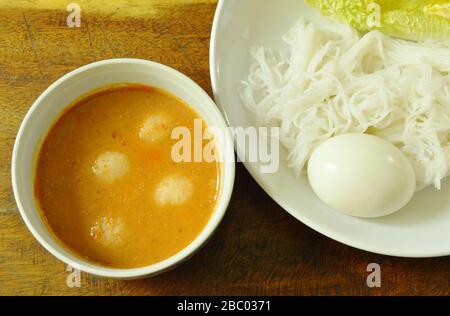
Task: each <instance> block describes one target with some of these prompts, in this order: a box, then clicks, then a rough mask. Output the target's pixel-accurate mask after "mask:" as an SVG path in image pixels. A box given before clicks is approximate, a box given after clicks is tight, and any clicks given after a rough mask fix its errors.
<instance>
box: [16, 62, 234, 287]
mask: <svg viewBox="0 0 450 316" xmlns="http://www.w3.org/2000/svg"><path fill="white" fill-rule="evenodd" d="M116 83H141V84H146V85H149V86H154V87H158V88H161V89H164V90H166V91H169V92H171V93H172V94H174V95H176V96H178V97H179V98H181V99H183V100H184V101H185V102H186V103H187V104H189V105H190V106H191V107H192V108H194V109H195V110H196V111H197V112H198V113H199V115H200V116H201V117H202V118H203V119H204V120H205V122H206V124H207V125H208V126H214V127H217V128H219V129H225V128H226V124H225V121H224V119H223V117H222V115H221V113H220V111H219V110H218V109H217V107H216V105H215V104H214V102H213V101H212V100H211V98H210V97H209V96H208V94H207V93H206V92H204V91H203V90H202V88H200V87H199V86H198V85H197V84H196V83H195V82H193V81H192V80H191V79H189V78H188V77H186V76H184V75H183V74H181V73H180V72H178V71H176V70H174V69H171V68H169V67H167V66H164V65H161V64H157V63H154V62H150V61H146V60H139V59H111V60H105V61H100V62H96V63H93V64H90V65H87V66H84V67H81V68H78V69H76V70H74V71H72V72H70V73H68V74H67V75H65V76H63V77H62V78H60V79H59V80H57V81H56V82H55V83H53V84H52V85H51V86H50V87H49V88H48V89H47V90H45V91H44V93H43V94H42V95H41V96H40V97H39V98H38V99H37V100H36V102H35V103H34V104H33V106H32V107H31V109H30V110H29V111H28V113H27V115H26V116H25V119H24V120H23V122H22V125H21V126H20V129H19V132H18V135H17V138H16V143H15V145H14V151H13V158H12V184H13V190H14V196H15V198H16V202H17V206H18V208H19V210H20V213H21V215H22V217H23V219H24V221H25V223H26V225H27V226H28V228H29V229H30V231H31V232H32V234H33V235H34V237H35V238H36V239H37V240H38V241H39V242H40V243H41V244H42V246H44V247H45V248H46V249H47V250H48V251H49V252H50V253H52V254H53V255H54V256H55V257H57V258H58V259H60V260H62V261H64V262H65V263H66V264H69V265H71V266H72V267H74V268H77V269H80V270H82V271H85V272H88V273H91V274H94V275H98V276H104V277H113V278H127V279H128V278H138V277H144V276H152V275H156V274H158V273H161V272H163V271H166V270H168V269H170V268H172V267H174V266H175V265H177V264H178V263H180V262H182V261H183V260H185V259H187V258H188V257H190V256H191V255H192V254H193V253H194V252H195V251H196V250H198V249H199V248H200V247H201V246H202V245H203V244H204V243H205V242H206V241H207V239H208V238H209V237H210V236H211V235H212V234H213V232H214V230H215V229H216V227H217V226H218V225H219V223H220V221H221V220H222V217H223V215H224V214H225V211H226V209H227V206H228V203H229V200H230V197H231V193H232V190H233V185H234V173H235V165H234V148H233V141H232V138H231V136H230V134H228V133H225V134H224V135H223V136H224V137H222V138H220V137H219V138H218V140H219V142H220V144H219V148H221V154H222V155H223V157H221V158H222V159H223V161H224V162H223V163H222V170H221V171H222V173H221V174H222V189H221V190H222V192H221V195H220V200H219V202H218V205H217V207H216V209H215V211H214V213H213V214H212V215H211V218H210V220H209V222H208V223H207V225H206V226H205V228H204V229H203V231H202V232H201V233H200V234H199V235H198V236H197V238H196V239H195V240H194V241H192V242H191V243H190V244H189V245H188V246H187V247H186V248H184V249H183V250H181V251H180V252H178V253H177V254H175V255H174V256H172V257H170V258H168V259H166V260H164V261H161V262H158V263H156V264H152V265H149V266H146V267H142V268H136V269H113V268H106V267H102V266H98V265H95V264H92V263H89V262H87V261H84V260H82V259H80V258H79V257H77V256H75V255H74V254H73V253H72V252H70V251H68V250H66V248H65V247H64V246H62V245H61V243H60V242H59V241H57V240H55V239H54V238H53V237H52V236H51V234H49V232H48V230H47V227H46V225H45V224H44V223H43V221H42V219H41V216H40V213H39V211H38V210H37V208H36V205H35V199H34V193H33V192H34V190H33V182H34V167H35V160H36V159H35V158H36V155H37V152H38V150H39V148H40V144H41V142H42V141H43V139H44V138H45V136H46V134H47V133H48V131H49V129H50V127H51V126H52V123H54V121H55V120H56V119H57V118H58V117H59V115H61V114H62V113H63V112H64V110H65V109H66V108H67V107H68V105H69V104H70V103H71V102H72V101H73V100H75V99H77V98H78V97H80V96H82V95H84V94H86V93H89V92H90V91H92V90H94V89H97V88H100V87H103V86H107V85H111V84H116Z"/></svg>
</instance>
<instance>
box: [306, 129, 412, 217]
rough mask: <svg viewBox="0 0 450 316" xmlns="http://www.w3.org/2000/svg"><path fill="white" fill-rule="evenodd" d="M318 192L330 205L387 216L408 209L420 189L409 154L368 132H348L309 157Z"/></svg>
mask: <svg viewBox="0 0 450 316" xmlns="http://www.w3.org/2000/svg"><path fill="white" fill-rule="evenodd" d="M308 179H309V182H310V184H311V187H312V189H313V191H314V192H315V193H316V194H317V196H318V197H319V198H320V199H321V200H322V201H323V202H324V203H325V204H327V205H328V206H330V207H331V208H334V209H336V210H338V211H341V212H343V213H345V214H347V215H351V216H356V217H381V216H385V215H389V214H392V213H394V212H396V211H398V210H400V209H401V208H403V207H404V206H405V205H406V204H407V203H408V202H409V201H410V200H411V198H412V196H413V194H414V192H415V189H416V177H415V174H414V171H413V168H412V166H411V164H410V162H409V161H408V159H407V158H406V156H405V155H404V154H403V153H402V152H401V151H400V150H399V149H398V148H397V147H395V146H394V145H393V144H392V143H390V142H388V141H386V140H384V139H382V138H379V137H376V136H372V135H368V134H345V135H341V136H336V137H334V138H331V139H329V140H327V141H325V142H324V143H322V144H321V145H319V147H317V149H316V150H315V151H314V152H313V154H312V155H311V158H310V160H309V162H308Z"/></svg>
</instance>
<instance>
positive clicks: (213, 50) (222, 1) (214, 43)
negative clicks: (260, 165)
mask: <svg viewBox="0 0 450 316" xmlns="http://www.w3.org/2000/svg"><path fill="white" fill-rule="evenodd" d="M228 3H230V2H229V1H228ZM225 8H226V0H218V4H217V7H216V12H215V14H214V20H213V23H212V29H211V39H210V48H209V66H210V67H209V69H210V79H211V87H212V92H213V96H214V100H215V102H216V104H217V106H218V107H219V109H220V111H221V112H222V114H223V116H224V117H225V120H226V122H227V124H228V126H232V124H231V122H230V119H229V117H228V115H227V112H226V111H225V109H224V107H223V106H222V102H221V97H220V93H219V89H218V82H219V79H218V77H217V73H216V71H215V70H216V65H217V49H218V31H219V24H220V20H221V18H222V16H223V14H222V13H223V11H224V10H225ZM234 146H235V151H236V154H237V156H238V157H241V155H240V153H239V148H238V147H237V146H236V143H235V144H234ZM240 161H242V160H240ZM242 163H243V164H244V167H245V168H246V169H247V171H248V172H249V173H250V175H251V176H252V178H253V179H254V180H255V181H256V182H257V183H258V185H259V186H260V187H261V188H262V189H263V190H264V192H265V193H266V194H267V195H268V196H269V197H270V198H271V199H272V200H273V201H274V202H275V203H277V204H278V205H279V206H280V207H281V208H283V209H284V210H285V211H286V212H287V213H289V214H290V215H291V216H292V217H294V218H295V219H297V220H298V221H299V222H301V223H302V224H304V225H306V226H308V227H310V228H311V229H313V230H314V231H316V232H318V233H320V234H321V235H323V236H326V237H328V238H330V239H332V240H335V241H337V242H340V243H342V244H344V245H347V246H350V247H353V248H356V249H359V250H363V251H367V252H371V253H376V254H380V255H386V256H393V257H403V258H435V257H445V256H449V255H450V249H449V250H443V251H441V252H439V251H438V252H424V251H418V252H413V251H403V252H402V251H398V250H397V251H396V250H393V249H384V247H377V246H376V245H373V244H367V243H366V242H358V241H357V240H352V239H351V238H347V237H345V236H342V235H341V234H338V233H335V232H331V231H329V230H327V229H326V228H322V227H320V225H318V224H316V223H315V222H314V221H312V220H310V219H308V218H305V217H303V216H301V212H300V214H299V212H294V211H293V210H292V209H291V208H290V207H289V206H288V205H286V203H284V202H283V200H282V198H281V197H280V196H279V194H278V193H277V192H274V191H272V190H271V188H270V187H269V186H268V185H266V183H265V182H264V181H263V180H262V179H261V177H259V174H258V171H257V170H256V169H254V168H253V167H252V165H251V164H249V163H248V162H246V161H244V162H242Z"/></svg>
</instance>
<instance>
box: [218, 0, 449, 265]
mask: <svg viewBox="0 0 450 316" xmlns="http://www.w3.org/2000/svg"><path fill="white" fill-rule="evenodd" d="M301 17H306V18H308V19H312V20H314V21H315V22H317V23H320V22H321V21H323V19H324V18H323V17H322V16H321V15H320V14H319V12H318V11H316V10H314V9H311V8H310V7H308V6H307V5H306V4H305V3H304V1H302V0H277V1H274V0H246V1H242V0H226V1H225V0H221V1H219V5H218V8H217V12H216V16H215V19H214V25H213V30H212V36H211V51H210V53H211V55H210V64H211V80H212V85H213V91H214V95H215V100H216V102H217V103H218V105H220V106H221V107H222V109H223V112H225V115H226V117H227V120H228V123H229V125H232V126H244V127H246V126H253V125H254V119H253V116H252V115H251V114H250V113H249V112H247V111H246V110H245V109H244V107H243V106H242V103H241V100H240V98H239V94H238V88H239V85H240V82H241V80H244V79H246V77H247V75H248V70H249V65H250V56H249V49H250V47H251V46H254V45H266V46H271V47H275V48H283V47H285V46H283V43H282V41H281V36H282V35H284V34H285V33H286V32H287V30H288V29H289V28H291V27H292V26H293V25H294V24H295V22H296V21H297V20H298V19H299V18H301ZM236 151H237V153H238V155H239V156H240V157H244V156H243V155H242V153H243V152H244V151H243V148H239V147H237V148H236ZM285 156H286V152H282V153H281V162H282V163H281V168H280V170H279V171H278V172H277V173H275V174H262V173H260V172H259V170H260V165H259V164H258V163H245V166H246V167H247V169H248V171H249V172H250V173H251V175H252V176H253V177H254V178H255V180H256V181H257V182H258V183H259V184H260V186H261V187H262V188H263V189H264V190H265V191H266V192H267V193H268V194H269V195H270V196H271V197H272V198H273V199H274V200H275V201H276V202H277V203H278V204H279V205H280V206H281V207H283V208H284V209H285V210H286V211H287V212H289V213H290V214H291V215H292V216H294V217H295V218H297V219H298V220H300V221H302V222H303V223H304V224H306V225H308V226H310V227H311V228H313V229H315V230H317V231H318V232H320V233H322V234H324V235H326V236H328V237H330V238H333V239H335V240H337V241H340V242H342V243H344V244H347V245H350V246H353V247H356V248H360V249H364V250H367V251H371V252H375V253H380V254H386V255H393V256H403V257H433V256H444V255H450V181H449V180H447V181H445V183H443V188H442V190H441V191H440V192H439V191H437V190H435V189H434V188H429V189H427V190H424V191H422V192H419V193H417V194H416V195H415V197H414V199H413V200H412V201H411V203H409V204H408V205H407V206H406V207H405V208H404V209H402V210H401V211H399V212H398V213H395V214H393V215H391V216H387V217H383V218H379V219H370V220H367V219H358V218H354V217H350V216H346V215H344V214H341V213H338V212H337V211H334V210H332V209H330V208H328V207H326V206H325V205H324V204H323V203H322V202H321V201H319V199H318V198H317V197H316V195H315V194H314V193H313V191H312V190H311V188H310V185H309V183H308V180H307V178H306V177H302V178H299V179H298V178H296V177H295V176H294V175H293V172H292V170H291V169H289V168H287V166H286V164H285V163H283V162H284V158H285ZM367 202H368V203H370V201H367Z"/></svg>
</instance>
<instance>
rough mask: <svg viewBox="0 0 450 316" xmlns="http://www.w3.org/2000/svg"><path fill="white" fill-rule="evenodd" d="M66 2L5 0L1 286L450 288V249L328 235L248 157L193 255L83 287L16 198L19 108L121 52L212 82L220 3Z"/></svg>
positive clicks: (1, 27) (426, 291) (95, 290)
mask: <svg viewBox="0 0 450 316" xmlns="http://www.w3.org/2000/svg"><path fill="white" fill-rule="evenodd" d="M68 2H71V1H62V0H61V1H60V0H56V1H39V2H37V1H25V0H23V1H21V0H16V1H9V0H0V295H6V294H16V295H24V294H29V295H30V294H31V295H73V294H74V295H75V294H79V295H204V294H210V295H244V294H251V295H269V294H270V295H272V294H285V295H295V294H302V295H310V294H313V295H314V294H318V295H330V294H332V295H334V294H337V295H348V294H352V295H382V294H393V295H399V294H406V295H417V294H420V295H430V294H435V295H449V294H450V283H449V282H450V281H449V280H450V257H445V258H434V259H401V258H391V257H385V256H380V255H375V254H370V253H367V252H364V251H360V250H356V249H353V248H350V247H347V246H345V245H342V244H340V243H338V242H335V241H333V240H331V239H328V238H326V237H324V236H322V235H320V234H319V233H317V232H315V231H313V230H311V229H310V228H308V227H306V226H305V225H303V224H302V223H300V222H298V221H297V220H296V219H294V218H293V217H291V216H290V215H289V214H287V213H286V212H285V211H283V209H281V208H280V207H279V206H278V205H277V204H276V203H274V202H273V201H272V200H271V199H270V198H269V197H268V196H267V195H266V194H265V193H264V191H263V190H262V189H260V188H259V187H258V185H257V184H256V183H255V181H253V180H252V178H251V177H250V175H249V174H248V173H247V171H246V170H245V168H244V167H243V166H242V165H238V167H237V175H236V176H237V177H236V186H235V191H234V195H233V198H232V200H231V204H230V207H229V209H228V212H227V214H226V216H225V219H224V221H223V223H222V225H221V226H220V228H219V230H218V231H217V233H216V234H215V236H214V237H213V238H212V240H211V241H210V242H209V243H208V244H207V245H206V246H205V247H204V248H203V249H202V250H201V251H200V252H199V253H198V254H196V255H195V256H194V257H193V258H192V259H191V260H189V261H188V262H186V263H185V264H183V265H182V266H180V267H178V268H177V269H175V270H173V271H171V272H168V273H165V274H163V275H161V276H158V277H155V278H151V279H145V280H138V281H114V280H106V279H100V278H96V277H92V276H89V275H86V274H82V275H81V276H82V278H81V287H80V288H76V287H75V288H69V287H68V286H67V285H66V278H67V276H68V272H66V266H65V265H64V264H63V263H62V262H60V261H58V260H57V259H55V258H54V257H53V256H51V255H50V254H49V253H48V252H47V251H45V250H44V249H43V248H42V247H41V246H40V245H39V244H38V242H37V241H36V240H35V239H34V238H33V237H32V236H31V234H30V232H29V231H28V229H27V228H26V227H25V225H24V223H23V222H22V219H21V217H20V215H19V213H18V211H17V208H16V205H15V202H14V197H13V193H12V190H11V181H10V160H11V150H12V146H13V142H14V138H15V135H16V132H17V129H18V127H19V124H20V122H21V120H22V118H23V117H24V115H25V113H26V112H27V110H28V108H29V107H30V105H31V104H32V103H33V101H34V100H35V99H36V98H37V96H38V95H39V94H40V93H41V92H42V91H43V90H44V89H45V88H46V87H47V86H48V85H49V84H50V83H52V82H53V81H54V80H56V79H57V78H59V77H60V76H62V75H63V74H65V73H67V72H68V71H71V70H73V69H75V68H77V67H79V66H81V65H84V64H87V63H90V62H93V61H96V60H101V59H107V58H113V57H136V58H144V59H149V60H154V61H157V62H161V63H164V64H167V65H169V66H172V67H174V68H176V69H178V70H180V71H182V72H184V73H185V74H187V75H188V76H190V77H191V78H193V79H194V80H195V81H197V82H198V83H199V84H200V85H201V86H202V87H203V88H204V89H205V90H206V91H208V92H209V93H211V85H210V79H209V65H208V49H209V37H210V29H211V23H212V20H213V14H214V10H215V6H216V3H215V1H211V0H209V1H208V0H203V1H199V0H192V1H174V0H158V1H157V0H152V1H149V0H145V1H138V0H117V1H106V0H101V1H99V0H96V1H88V0H79V1H77V2H78V3H79V4H80V6H81V9H82V18H81V27H80V28H68V27H67V25H66V18H67V15H68V13H67V12H66V4H67V3H68ZM110 2H111V3H114V5H111V4H109V3H110ZM36 3H38V4H36ZM46 3H48V5H47V4H46ZM126 3H128V4H129V6H128V7H124V6H122V5H123V4H126ZM369 263H378V264H380V265H381V271H382V286H381V288H369V287H368V286H367V285H366V278H367V276H368V275H369V273H368V272H367V271H366V269H367V265H368V264H369Z"/></svg>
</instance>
